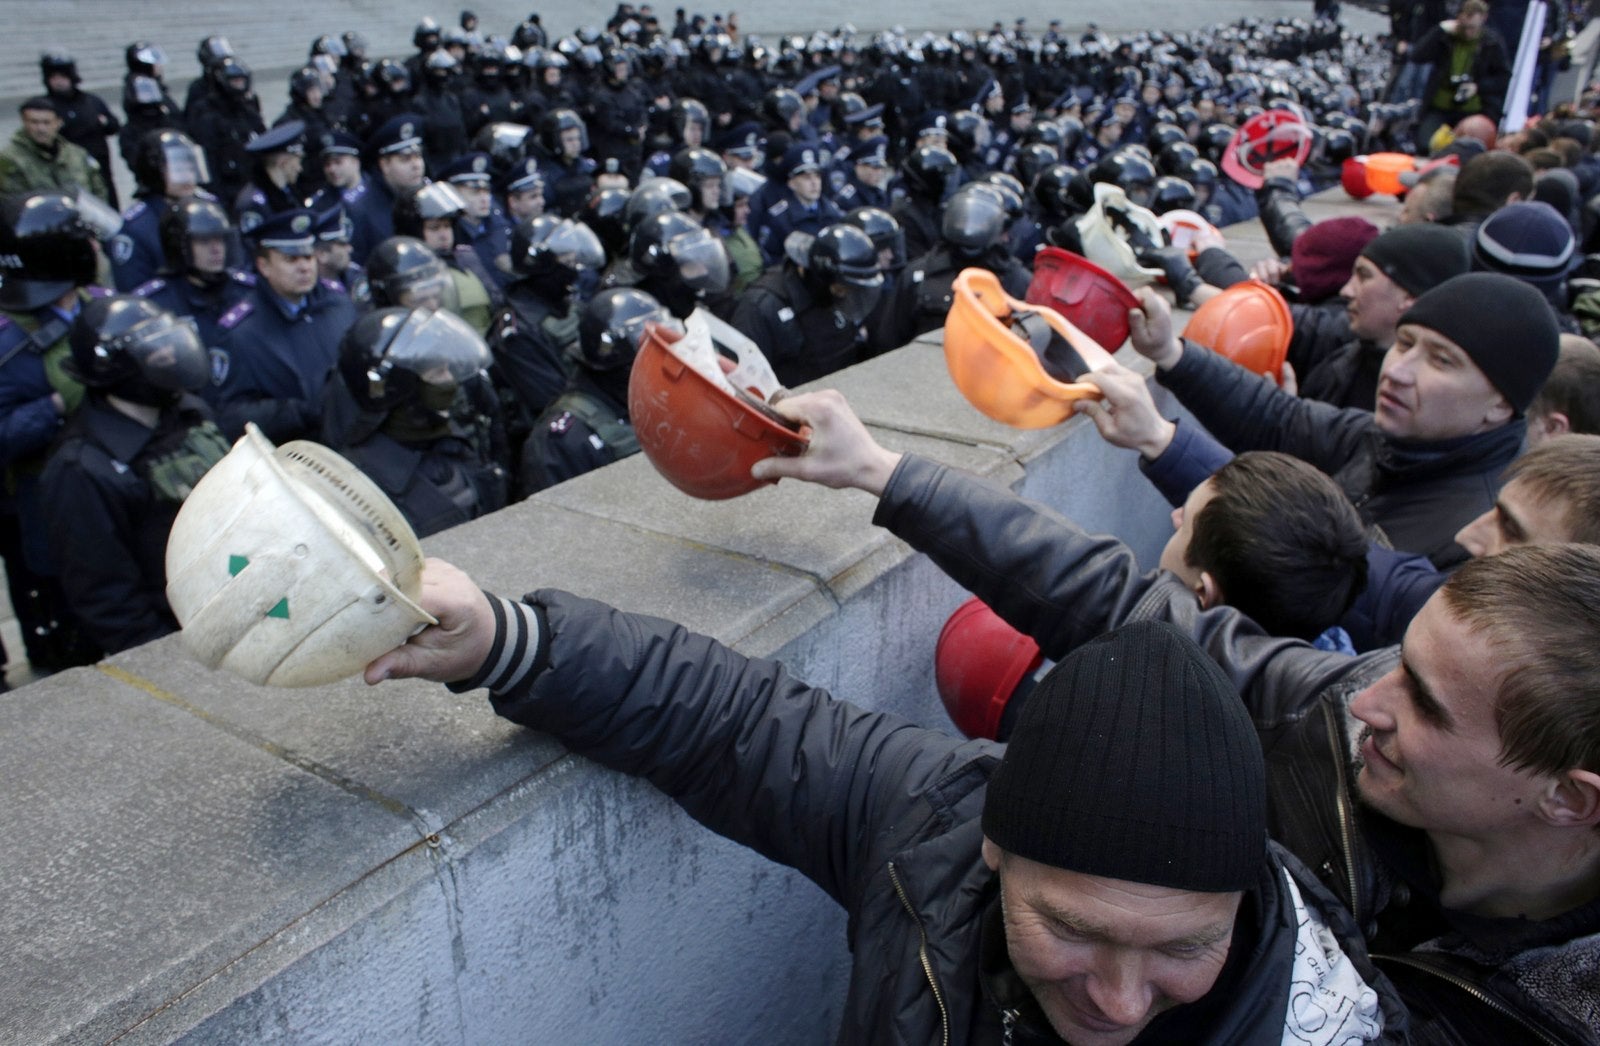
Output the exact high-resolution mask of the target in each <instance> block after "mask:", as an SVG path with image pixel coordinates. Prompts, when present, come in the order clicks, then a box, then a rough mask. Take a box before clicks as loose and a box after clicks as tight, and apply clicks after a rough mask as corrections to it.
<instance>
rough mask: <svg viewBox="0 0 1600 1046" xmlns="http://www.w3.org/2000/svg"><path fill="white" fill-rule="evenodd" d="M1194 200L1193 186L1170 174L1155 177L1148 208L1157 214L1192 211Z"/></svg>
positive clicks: (1195, 200) (1195, 198) (1195, 199)
mask: <svg viewBox="0 0 1600 1046" xmlns="http://www.w3.org/2000/svg"><path fill="white" fill-rule="evenodd" d="M1196 202H1197V197H1196V195H1195V191H1194V186H1193V185H1190V184H1189V183H1188V182H1186V181H1184V180H1183V179H1182V178H1179V177H1176V176H1174V175H1170V174H1163V175H1162V176H1161V177H1160V178H1157V179H1156V184H1155V189H1154V190H1153V191H1152V192H1151V194H1150V209H1151V210H1152V211H1154V212H1156V213H1157V214H1166V213H1167V212H1168V211H1192V210H1194V206H1195V203H1196Z"/></svg>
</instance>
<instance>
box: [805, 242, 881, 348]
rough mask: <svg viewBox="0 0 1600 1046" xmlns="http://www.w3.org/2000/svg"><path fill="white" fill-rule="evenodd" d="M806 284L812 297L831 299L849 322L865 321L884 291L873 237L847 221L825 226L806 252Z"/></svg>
mask: <svg viewBox="0 0 1600 1046" xmlns="http://www.w3.org/2000/svg"><path fill="white" fill-rule="evenodd" d="M805 284H806V287H807V289H808V290H810V291H811V293H812V295H813V296H815V297H817V298H819V299H822V300H824V301H830V302H831V303H832V304H833V307H834V308H835V309H837V310H838V311H839V313H840V315H842V316H843V317H844V318H845V320H846V321H847V322H849V323H852V324H856V323H860V322H861V321H862V320H865V319H866V318H867V315H868V313H870V312H872V307H873V306H874V305H876V304H878V296H879V295H880V294H882V293H883V273H882V271H880V270H879V268H878V249H877V248H876V247H874V246H873V245H872V238H871V237H870V236H868V235H867V234H866V233H865V232H863V231H862V230H860V229H858V228H856V227H855V226H854V225H850V224H848V223H846V222H835V223H834V224H832V225H829V226H827V227H825V228H824V229H823V230H822V231H821V232H819V233H817V235H816V237H815V238H814V239H813V240H812V241H811V248H810V250H808V251H807V252H806V266H805Z"/></svg>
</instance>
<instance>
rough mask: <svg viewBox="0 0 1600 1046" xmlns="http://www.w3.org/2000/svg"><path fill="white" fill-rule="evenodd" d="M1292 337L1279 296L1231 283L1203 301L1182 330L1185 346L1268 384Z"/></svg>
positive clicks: (1258, 286) (1260, 286)
mask: <svg viewBox="0 0 1600 1046" xmlns="http://www.w3.org/2000/svg"><path fill="white" fill-rule="evenodd" d="M1293 335H1294V318H1293V317H1292V316H1291V315H1290V313H1289V305H1288V303H1287V302H1285V301H1284V300H1283V295H1281V294H1279V293H1278V292H1277V290H1276V289H1274V288H1272V287H1269V286H1267V285H1266V284H1265V283H1261V282H1260V281H1258V280H1245V281H1244V282H1242V283H1236V284H1234V285H1233V286H1232V287H1229V288H1228V289H1227V290H1225V291H1223V292H1222V293H1221V294H1219V295H1217V296H1216V297H1214V298H1212V299H1211V300H1209V301H1207V302H1206V303H1205V304H1204V305H1202V306H1200V307H1199V308H1198V309H1196V310H1195V312H1194V315H1193V316H1191V317H1189V323H1188V325H1187V326H1185V327H1184V328H1183V336H1184V337H1185V338H1188V339H1189V340H1190V341H1192V342H1195V343H1197V344H1200V345H1204V346H1205V347H1206V348H1208V349H1210V350H1211V351H1213V352H1215V353H1216V354H1217V355H1219V356H1226V357H1227V358H1228V359H1230V360H1232V361H1233V362H1235V363H1237V364H1239V366H1241V367H1244V368H1245V369H1246V370H1251V371H1254V372H1255V373H1257V374H1260V375H1262V376H1263V377H1268V378H1271V379H1273V380H1274V381H1276V380H1277V378H1278V374H1279V372H1280V371H1282V370H1283V361H1284V360H1285V359H1286V358H1287V357H1288V354H1289V340H1290V338H1292V337H1293Z"/></svg>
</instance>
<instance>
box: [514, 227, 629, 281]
mask: <svg viewBox="0 0 1600 1046" xmlns="http://www.w3.org/2000/svg"><path fill="white" fill-rule="evenodd" d="M605 263H606V252H605V248H604V247H603V246H601V243H600V238H599V237H598V236H596V235H595V234H594V230H593V229H590V228H589V227H588V226H587V225H585V224H583V223H582V222H575V221H573V220H572V219H571V218H559V217H556V216H555V215H553V214H543V215H540V216H539V217H537V218H533V219H531V220H529V221H525V222H521V223H519V224H518V225H517V227H516V228H515V229H513V230H511V268H512V269H513V271H515V272H516V274H517V275H518V276H521V277H524V278H527V277H534V278H538V279H543V280H549V281H551V282H554V283H556V284H558V285H559V286H560V287H561V289H562V290H566V289H568V288H570V287H571V286H572V285H573V284H574V283H576V282H577V280H578V274H579V273H580V272H582V271H583V270H585V269H599V268H601V267H603V266H604V265H605Z"/></svg>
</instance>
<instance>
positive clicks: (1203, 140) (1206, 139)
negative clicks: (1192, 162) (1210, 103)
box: [1195, 123, 1233, 163]
mask: <svg viewBox="0 0 1600 1046" xmlns="http://www.w3.org/2000/svg"><path fill="white" fill-rule="evenodd" d="M1231 141H1233V128H1232V127H1229V126H1228V125H1227V124H1225V123H1213V124H1207V125H1206V126H1205V128H1204V129H1202V130H1201V132H1200V140H1199V141H1197V142H1195V145H1196V146H1198V147H1199V149H1200V152H1201V155H1203V156H1204V157H1205V158H1206V159H1208V160H1210V161H1211V162H1212V163H1216V162H1218V161H1219V160H1220V159H1221V158H1222V153H1223V150H1225V149H1227V148H1228V143H1229V142H1231Z"/></svg>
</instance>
